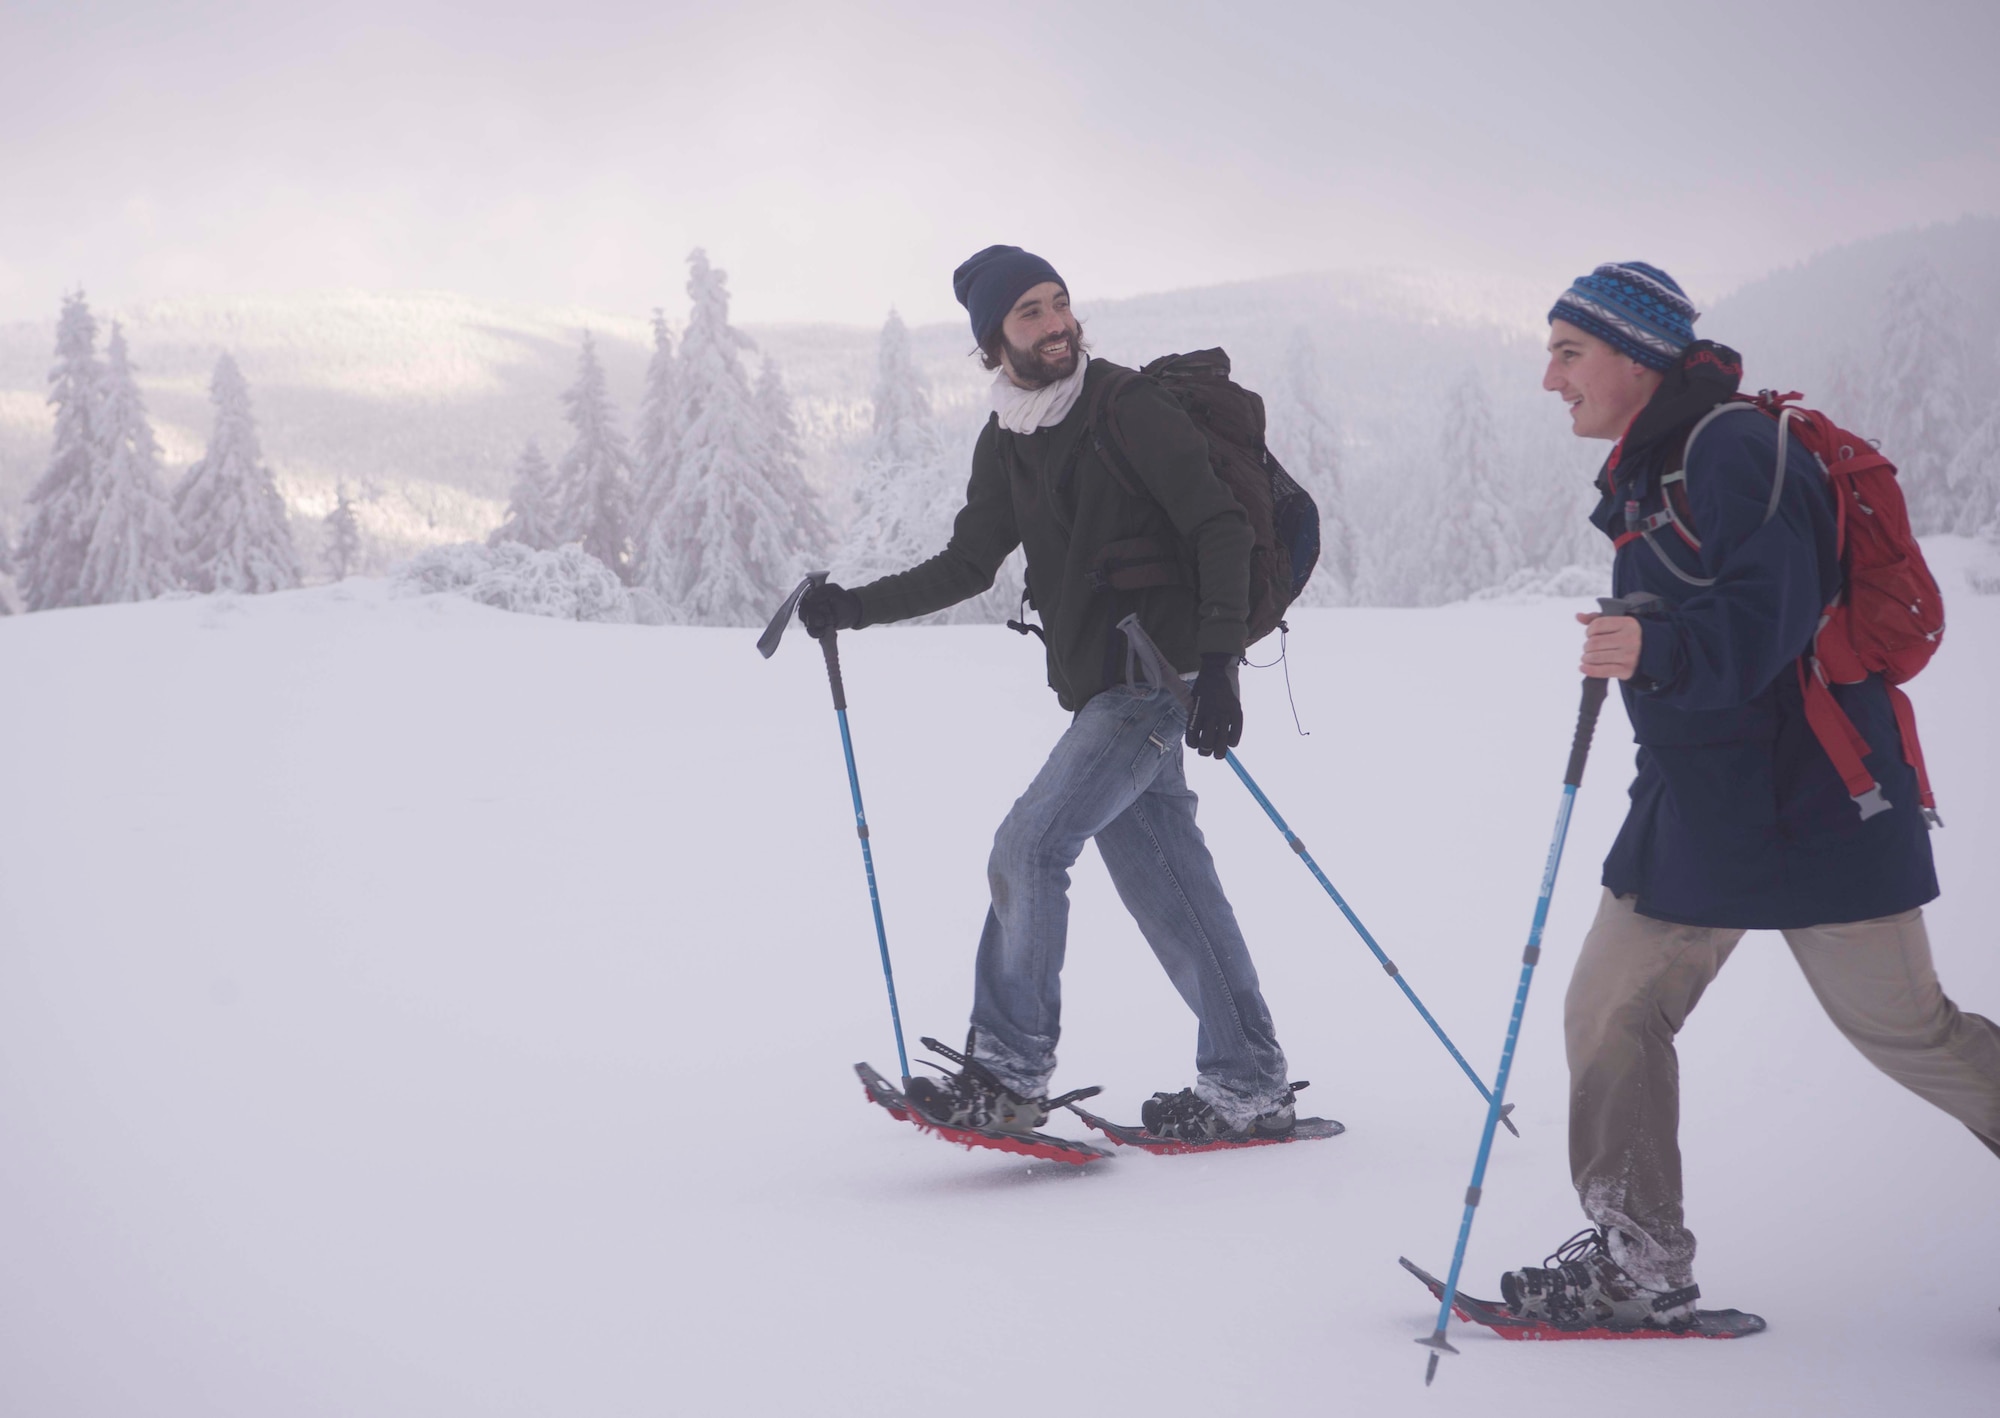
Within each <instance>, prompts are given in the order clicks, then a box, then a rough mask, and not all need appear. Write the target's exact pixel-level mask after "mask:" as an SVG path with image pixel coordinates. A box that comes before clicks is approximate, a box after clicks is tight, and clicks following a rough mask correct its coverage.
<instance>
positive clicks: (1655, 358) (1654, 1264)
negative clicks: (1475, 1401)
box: [1501, 261, 2000, 1330]
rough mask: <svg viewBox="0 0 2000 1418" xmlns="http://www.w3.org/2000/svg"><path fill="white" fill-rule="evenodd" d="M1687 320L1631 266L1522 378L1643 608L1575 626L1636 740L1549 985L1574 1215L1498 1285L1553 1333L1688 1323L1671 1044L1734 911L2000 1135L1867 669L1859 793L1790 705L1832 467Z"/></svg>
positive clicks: (1591, 290) (1914, 788)
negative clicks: (1557, 979) (1940, 943)
mask: <svg viewBox="0 0 2000 1418" xmlns="http://www.w3.org/2000/svg"><path fill="white" fill-rule="evenodd" d="M1695 318H1696V312H1695V309H1694V306H1693V305H1692V304H1691V303H1690V302H1689V300H1688V298H1687V295H1686V293H1685V292H1684V291H1683V290H1682V289H1681V288H1680V286H1679V285H1678V284H1677V283H1676V282H1675V281H1674V279H1673V278H1672V277H1671V276H1669V275H1667V273H1666V272H1664V271H1662V270H1660V269H1659V268H1658V267H1655V266H1649V265H1647V264H1645V263H1644V262H1639V261H1628V262H1622V263H1616V264H1611V265H1604V266H1599V267H1598V268H1597V269H1596V270H1595V271H1593V272H1591V274H1589V275H1587V276H1583V277H1579V278H1578V279H1577V280H1576V281H1575V283H1573V284H1572V285H1571V286H1570V288H1569V289H1568V290H1566V291H1564V292H1563V294H1562V295H1561V296H1560V297H1559V298H1558V299H1557V300H1556V303H1555V305H1554V307H1553V308H1552V309H1551V310H1550V311H1549V342H1548V349H1549V364H1548V369H1547V372H1546V373H1545V375H1544V376H1543V379H1542V387H1543V388H1544V389H1547V390H1549V391H1550V392H1552V393H1555V394H1559V395H1561V396H1562V399H1563V402H1564V403H1565V404H1566V405H1567V406H1568V409H1569V416H1570V424H1571V427H1572V429H1574V431H1575V432H1576V434H1577V436H1579V437H1582V438H1602V439H1606V440H1611V441H1612V449H1611V455H1610V457H1609V458H1608V459H1607V460H1606V462H1605V464H1604V468H1603V471H1602V472H1600V473H1599V474H1598V480H1597V486H1598V490H1599V491H1600V493H1601V494H1602V497H1601V500H1600V501H1599V503H1598V506H1597V510H1596V511H1595V512H1594V513H1593V514H1592V521H1593V522H1595V523H1596V525H1597V527H1598V528H1599V530H1601V531H1603V532H1604V533H1605V535H1606V536H1607V537H1609V538H1611V539H1612V541H1613V544H1614V546H1615V547H1616V551H1615V554H1614V560H1613V563H1612V566H1613V569H1612V590H1613V594H1614V595H1616V596H1617V597H1618V598H1620V599H1621V600H1622V601H1623V602H1624V603H1625V604H1626V605H1627V606H1628V607H1630V608H1632V609H1634V610H1636V611H1639V612H1641V613H1640V614H1634V615H1582V616H1579V617H1578V619H1579V620H1581V621H1582V622H1583V623H1584V624H1585V626H1586V627H1587V628H1586V630H1585V640H1584V650H1583V664H1582V669H1583V673H1584V674H1586V675H1589V676H1593V677H1596V678H1600V679H1616V680H1617V681H1619V683H1620V686H1621V688H1622V690H1623V693H1624V701H1625V709H1626V715H1627V717H1628V718H1629V720H1630V721H1631V724H1632V730H1633V736H1634V738H1636V739H1637V741H1638V744H1639V753H1638V774H1637V776H1636V777H1635V778H1634V780H1633V782H1632V789H1631V797H1632V806H1631V810H1630V812H1629V813H1628V814H1627V816H1626V819H1625V825H1624V827H1623V828H1622V829H1621V830H1620V832H1619V834H1618V837H1617V840H1616V841H1615V842H1614V843H1613V844H1612V847H1611V853H1610V855H1609V856H1608V857H1607V858H1606V860H1605V863H1604V893H1603V896H1602V898H1601V901H1600V903H1599V908H1598V913H1597V919H1596V921H1595V922H1594V923H1593V924H1592V926H1591V928H1590V932H1589V934H1588V936H1587V937H1586V938H1585V940H1584V943H1583V949H1582V952H1581V954H1580V955H1579V956H1578V959H1577V963H1576V970H1575V973H1574V974H1573V975H1572V976H1571V978H1570V985H1569V995H1568V998H1567V999H1566V1000H1565V1002H1564V1017H1563V1029H1564V1037H1565V1042H1566V1046H1567V1053H1568V1060H1569V1074H1570V1103H1569V1153H1570V1172H1571V1180H1572V1181H1573V1182H1574V1183H1575V1185H1576V1190H1577V1195H1578V1197H1579V1199H1580V1200H1581V1201H1582V1203H1583V1210H1584V1214H1585V1216H1586V1217H1588V1218H1589V1221H1590V1227H1589V1229H1587V1230H1585V1231H1583V1232H1581V1233H1579V1234H1578V1235H1576V1236H1573V1237H1571V1238H1570V1240H1568V1241H1566V1242H1565V1243H1564V1244H1563V1245H1562V1246H1560V1247H1558V1248H1557V1250H1556V1252H1555V1254H1553V1255H1551V1256H1550V1257H1549V1258H1548V1259H1547V1260H1546V1261H1545V1262H1544V1263H1543V1264H1542V1265H1540V1266H1530V1267H1527V1268H1524V1269H1521V1270H1515V1271H1510V1272H1508V1273H1507V1274H1506V1275H1504V1276H1502V1277H1501V1289H1502V1291H1503V1292H1504V1294H1505V1295H1506V1298H1507V1301H1508V1304H1509V1305H1510V1306H1511V1307H1512V1308H1513V1309H1514V1310H1515V1312H1516V1313H1518V1314H1521V1315H1523V1316H1526V1317H1529V1318H1533V1319H1536V1320H1540V1321H1543V1322H1545V1323H1550V1324H1554V1325H1556V1326H1558V1327H1560V1328H1565V1329H1591V1328H1600V1327H1601V1328H1610V1329H1646V1328H1661V1329H1669V1330H1687V1329H1690V1328H1693V1327H1697V1326H1698V1321H1697V1319H1696V1311H1695V1299H1696V1297H1697V1296H1698V1295H1699V1294H1700V1291H1699V1289H1698V1288H1697V1287H1696V1285H1695V1283H1694V1254H1695V1240H1694V1235H1693V1233H1692V1232H1691V1231H1689V1230H1688V1228H1687V1226H1686V1224H1685V1222H1684V1219H1683V1214H1682V1200H1681V1155H1680V1144H1679V1139H1678V1131H1679V1122H1680V1088H1679V1061H1678V1059H1677V1056H1676V1054H1675V1051H1674V1036H1675V1035H1676V1034H1677V1033H1679V1031H1680V1028H1681V1026H1682V1025H1683V1024H1684V1023H1685V1022H1686V1020H1687V1017H1688V1014H1689V1012H1690V1011H1691V1010H1693V1008H1694V1007H1695V1004H1696V1003H1697V1002H1698V1001H1699V1000H1700V999H1701V997H1702V993H1703V991H1705V990H1706V989H1707V988H1708V986H1709V984H1710V983H1711V982H1712V981H1713V980H1714V979H1715V977H1716V974H1717V973H1718V972H1719V971H1720V970H1721V969H1722V966H1723V964H1724V963H1725V962H1726V961H1727V960H1728V959H1729V956H1730V953H1731V952H1732V951H1733V950H1734V949H1735V948H1736V944H1737V942H1738V941H1739V940H1741V939H1742V937H1743V935H1744V933H1745V932H1746V931H1748V930H1775V931H1778V932H1780V933H1782V934H1783V936H1784V938H1785V943H1786V944H1787V945H1788V946H1789V947H1790V948H1791V952H1792V955H1793V957H1794V958H1795V959H1796V960H1797V961H1798V964H1799V968H1800V970H1801V971H1802V972H1803V973H1804V975H1805V977H1806V982H1807V983H1808V984H1809V985H1810V986H1811V987H1812V990H1813V993H1814V994H1815V995H1816V996H1817V997H1818V999H1819V1002H1820V1004H1821V1006H1822V1007H1824V1009H1825V1010H1826V1013H1827V1015H1828V1017H1829V1018H1830V1019H1831V1020H1832V1021H1833V1023H1834V1026H1835V1027H1836V1028H1838V1029H1839V1030H1840V1032H1841V1033H1842V1034H1843V1035H1845V1036H1846V1038H1847V1039H1848V1041H1849V1042H1850V1043H1852V1044H1853V1045H1854V1046H1855V1047H1856V1048H1857V1049H1859V1050H1860V1051H1861V1053H1862V1055H1863V1056H1864V1057H1866V1058H1867V1059H1868V1061H1869V1062H1870V1063H1872V1064H1874V1065H1875V1066H1876V1067H1877V1068H1879V1069H1881V1070H1882V1071H1883V1072H1884V1073H1886V1074H1888V1075H1889V1077H1891V1078H1893V1079H1895V1080H1896V1081H1897V1082H1898V1083H1901V1084H1902V1085H1903V1086H1904V1087H1906V1088H1908V1089H1910V1090H1911V1091H1912V1092H1914V1093H1916V1094H1917V1095H1918V1096H1919V1097H1922V1098H1925V1099H1927V1100H1928V1101H1930V1102H1931V1103H1933V1104H1935V1105H1936V1106H1937V1107H1939V1108H1941V1109H1942V1110H1944V1112H1945V1113H1947V1114H1948V1115H1950V1116H1951V1117H1953V1118H1955V1119H1957V1120H1958V1121H1959V1122H1961V1123H1963V1124H1964V1125H1965V1126H1966V1127H1967V1128H1969V1129H1970V1130H1971V1131H1972V1133H1973V1134H1974V1136H1976V1137H1977V1138H1978V1139H1979V1140H1980V1141H1982V1142H1984V1143H1985V1144H1986V1145H1987V1146H1988V1147H1990V1148H1992V1149H1993V1150H1994V1151H1995V1152H1996V1153H2000V1029H1996V1028H1995V1027H1994V1025H1993V1024H1992V1023H1990V1022H1989V1021H1987V1020H1985V1019H1983V1018H1981V1017H1980V1016H1978V1015H1976V1014H1965V1013H1961V1012H1960V1011H1959V1009H1958V1007H1957V1006H1956V1005H1954V1004H1953V1003H1952V1002H1951V1000H1950V999H1948V998H1947V997H1946V996H1945V994H1944V991H1943V989H1942V988H1941V987H1940V986H1939V984H1938V978H1937V972H1936V970H1935V969H1934V968H1933V966H1932V963H1931V952H1930V943H1929V939H1928V937H1927V936H1926V934H1925V931H1924V920H1923V910H1922V907H1923V906H1924V904H1925V903H1926V902H1928V901H1930V900H1931V899H1933V898H1934V897H1935V896H1936V895H1937V890H1938V888H1937V876H1936V873H1935V872H1934V870H1933V868H1932V864H1931V849H1930V841H1929V838H1928V836H1927V831H1926V828H1927V824H1926V818H1925V814H1924V813H1923V812H1922V811H1921V809H1920V801H1921V799H1920V793H1919V790H1918V784H1917V777H1916V772H1915V770H1914V769H1913V768H1912V766H1911V764H1910V762H1909V761H1908V759H1907V757H1906V752H1905V748H1904V745H1903V743H1902V741H1901V737H1900V733H1899V730H1898V727H1897V720H1896V715H1895V712H1894V710H1893V708H1892V705H1891V702H1890V699H1889V694H1888V690H1887V687H1886V686H1885V685H1884V684H1883V682H1882V679H1881V677H1880V676H1879V675H1870V676H1868V677H1867V678H1866V679H1864V680H1862V681H1861V682H1860V683H1857V684H1848V685H1834V686H1833V687H1832V692H1833V694H1834V696H1835V699H1836V700H1837V702H1838V703H1839V705H1840V708H1841V709H1842V710H1843V711H1845V713H1846V715H1847V717H1848V718H1849V719H1850V720H1852V721H1853V723H1854V725H1855V726H1856V728H1857V729H1858V730H1859V732H1860V734H1861V735H1862V737H1863V738H1864V739H1866V741H1867V745H1866V749H1865V750H1864V752H1865V756H1866V762H1867V763H1868V764H1869V765H1870V768H1871V770H1872V771H1873V773H1874V775H1875V777H1876V779H1877V780H1878V781H1877V783H1876V786H1875V788H1874V790H1873V791H1871V792H1869V793H1867V794H1865V795H1863V796H1862V797H1858V798H1856V797H1850V795H1849V791H1848V788H1847V786H1846V784H1845V782H1844V781H1843V779H1842V776H1841V774H1840V772H1839V771H1838V770H1837V769H1836V768H1835V767H1834V764H1833V762H1832V760H1831V759H1830V758H1829V757H1828V755H1827V752H1826V750H1825V749H1824V748H1822V747H1821V744H1820V740H1819V739H1818V737H1817V736H1816V735H1815V733H1814V732H1813V730H1812V728H1811V726H1810V725H1809V723H1808V719H1807V715H1806V709H1805V690H1804V685H1805V681H1804V679H1803V677H1802V674H1801V672H1800V671H1799V669H1798V664H1799V658H1800V656H1801V655H1802V654H1804V653H1806V652H1807V650H1808V649H1809V648H1810V647H1811V645H1812V643H1813V637H1814V634H1815V632H1816V631H1817V629H1818V627H1819V620H1820V612H1821V609H1822V608H1823V607H1825V606H1827V605H1829V604H1831V603H1832V601H1833V599H1834V597H1835V596H1836V595H1837V594H1838V593H1839V591H1840V588H1841V578H1842V572H1841V565H1840V558H1839V556H1838V554H1837V552H1836V547H1835V540H1834V505H1833V500H1832V496H1831V493H1830V491H1829V489H1828V487H1827V479H1826V476H1825V474H1824V473H1823V472H1822V470H1821V469H1820V466H1819V464H1818V462H1817V460H1816V459H1814V457H1813V456H1812V454H1811V453H1809V452H1807V451H1806V450H1805V449H1804V447H1803V446H1802V445H1801V444H1800V442H1799V441H1798V440H1797V439H1796V438H1793V439H1791V440H1789V441H1787V440H1786V439H1785V438H1784V436H1783V434H1782V433H1781V431H1780V425H1779V423H1778V422H1777V420H1776V419H1774V418H1772V417H1770V416H1769V415H1767V414H1765V413H1763V412H1761V411H1760V410H1758V409H1757V408H1756V407H1755V406H1754V405H1751V404H1746V403H1741V402H1735V401H1733V400H1732V396H1733V395H1734V394H1735V393H1736V389H1737V384H1738V382H1739V381H1740V379H1741V377H1742V373H1743V365H1742V361H1741V360H1740V359H1739V358H1738V357H1737V355H1736V352H1735V351H1733V350H1731V349H1728V348H1727V347H1725V346H1722V345H1717V344H1712V343H1710V342H1708V341H1705V340H1697V339H1695V337H1694V321H1695ZM1888 451H1890V452H1891V453H1892V455H1893V450H1888Z"/></svg>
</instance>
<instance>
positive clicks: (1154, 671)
mask: <svg viewBox="0 0 2000 1418" xmlns="http://www.w3.org/2000/svg"><path fill="white" fill-rule="evenodd" d="M1118 628H1119V629H1120V630H1122V631H1124V632H1125V636H1126V638H1127V639H1128V640H1129V641H1130V642H1131V643H1132V646H1133V648H1134V649H1135V650H1137V651H1138V652H1139V656H1140V658H1141V659H1142V660H1144V661H1145V664H1146V672H1147V675H1148V677H1149V678H1150V679H1151V680H1152V681H1153V683H1155V684H1164V685H1165V686H1166V687H1167V688H1168V689H1170V690H1172V691H1173V693H1174V697H1175V698H1177V699H1179V700H1180V703H1181V708H1182V709H1184V710H1187V711H1188V712H1189V713H1190V714H1192V713H1193V705H1194V696H1193V692H1192V691H1191V690H1189V688H1188V686H1187V681H1186V680H1184V679H1182V678H1181V677H1180V676H1179V675H1178V674H1176V673H1175V672H1174V667H1173V666H1172V665H1170V664H1168V663H1167V658H1166V656H1165V655H1162V654H1161V653H1160V647H1159V646H1157V645H1155V644H1154V643H1153V638H1152V637H1151V636H1150V635H1148V634H1146V630H1145V627H1144V626H1142V625H1140V624H1139V617H1138V616H1137V615H1128V616H1126V617H1125V619H1123V620H1121V621H1119V622H1118ZM1223 756H1224V757H1225V758H1226V759H1227V760H1228V763H1229V766H1230V767H1231V768H1233V769H1235V770H1236V776H1237V777H1238V778H1241V779H1242V780H1243V786H1244V787H1246V788H1248V789H1249V790H1250V796H1251V797H1253V798H1255V799H1256V800H1257V806H1259V807H1261V808H1263V809H1264V812H1265V814H1266V815H1267V816H1268V817H1269V818H1270V819H1271V821H1272V822H1273V823H1275V824H1276V825H1277V828H1278V831H1280V832H1281V833H1283V834H1284V837H1285V841H1286V842H1287V843H1288V844H1289V845H1290V846H1291V849H1292V850H1293V851H1294V852H1296V853H1298V857H1299V860H1300V861H1302V862H1304V863H1305V865H1306V870H1307V871H1309V872H1311V873H1312V874H1313V877H1314V879H1315V880H1317V881H1318V882H1319V884H1320V885H1321V886H1323V887H1325V888H1326V894H1327V895H1328V896H1331V897H1332V898H1333V904H1334V905H1336V906H1338V907H1339V908H1340V914H1341V915H1343V916H1345V917H1347V923H1348V924H1349V925H1350V926H1353V927H1354V933H1355V934H1356V935H1358V936H1360V937H1361V941H1362V944H1364V945H1366V946H1367V947H1368V948H1369V950H1371V951H1373V952H1374V955H1375V959H1376V960H1377V961H1378V962H1380V964H1381V966H1382V968H1383V969H1384V970H1386V971H1388V972H1389V978H1390V979H1392V980H1394V981H1395V982H1396V984H1397V986H1398V987H1399V988H1401V990H1402V991H1403V995H1404V997H1405V998H1407V999H1408V1000H1409V1002H1410V1003H1411V1004H1413V1005H1415V1006H1416V1010H1417V1013H1418V1014H1420V1015H1422V1016H1423V1020H1424V1023H1426V1024H1428V1025H1430V1026H1431V1033H1433V1034H1435V1035H1437V1037H1438V1042H1439V1043H1440V1044H1443V1045H1444V1047H1445V1051H1446V1052H1447V1053H1449V1054H1450V1055H1451V1056H1452V1058H1453V1059H1455V1060H1457V1062H1458V1066H1459V1067H1460V1068H1461V1069H1463V1070H1464V1071H1465V1076H1466V1077H1467V1078H1469V1079H1471V1080H1472V1086H1473V1087H1474V1088H1477V1089H1478V1090H1479V1096H1480V1097H1482V1098H1484V1099H1485V1100H1486V1101H1487V1103H1488V1105H1489V1106H1495V1107H1497V1106H1498V1101H1497V1099H1496V1098H1495V1097H1494V1095H1493V1094H1492V1093H1490V1092H1488V1091H1487V1088H1486V1080H1485V1079H1483V1078H1481V1077H1480V1076H1479V1075H1478V1074H1477V1073H1475V1072H1474V1071H1473V1068H1472V1065H1471V1064H1469V1063H1467V1062H1466V1061H1465V1055H1464V1054H1461V1053H1460V1052H1459V1051H1458V1045H1456V1044H1454V1043H1452V1042H1451V1036H1450V1035H1449V1034H1447V1033H1445V1032H1444V1027H1443V1026H1442V1025H1440V1024H1439V1023H1438V1022H1437V1020H1436V1019H1434V1018H1432V1016H1431V1012H1430V1011H1429V1010H1428V1009H1425V1008H1424V1002H1423V1001H1422V1000H1420V999H1418V998H1417V992H1416V991H1415V990H1413V989H1411V988H1410V982H1409V981H1408V980H1405V979H1404V978H1403V972H1402V971H1401V970H1399V969H1397V968H1396V962H1395V961H1393V960H1391V959H1390V958H1389V957H1388V956H1387V955H1386V954H1384V953H1383V950H1382V947H1381V946H1379V945H1377V944H1376V943H1375V937H1374V936H1372V935H1370V934H1369V933H1368V927H1366V926H1364V925H1362V924H1361V918H1360V917H1359V916H1357V915H1355V914H1354V909H1353V907H1351V906H1349V905H1348V904H1347V900H1346V898H1345V897H1343V896H1342V895H1341V894H1340V892H1339V891H1337V890H1335V889H1334V885H1333V882H1332V881H1331V880H1329V879H1328V878H1327V874H1326V873H1325V872H1323V871H1321V870H1320V866H1319V863H1318V862H1316V861H1314V860H1313V857H1312V853H1311V852H1308V851H1307V850H1306V844H1305V843H1304V842H1302V841H1300V840H1299V835H1298V834H1297V833H1296V832H1294V831H1292V829H1291V827H1290V825H1289V824H1287V823H1286V821H1285V819H1284V818H1282V817H1280V816H1279V815H1278V809H1277V808H1276V807H1274V806H1272V803H1271V800H1270V799H1269V798H1267V797H1265V796H1264V790H1263V789H1262V788H1260V787H1258V786H1257V780H1256V779H1255V778H1252V777H1251V776H1250V772H1249V770H1248V769H1246V768H1245V767H1244V766H1243V761H1242V760H1241V759H1239V758H1238V757H1237V756H1236V751H1235V750H1234V749H1227V750H1225V751H1224V754H1223ZM1511 1111H1512V1109H1511V1108H1501V1109H1500V1121H1501V1122H1502V1123H1503V1124H1504V1125H1505V1126H1506V1128H1507V1131H1509V1132H1511V1133H1513V1134H1514V1136H1516V1137H1519V1136H1520V1135H1521V1131H1520V1129H1519V1128H1517V1127H1515V1126H1514V1120H1513V1119H1512V1118H1509V1117H1508V1116H1507V1114H1508V1113H1509V1112H1511Z"/></svg>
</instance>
